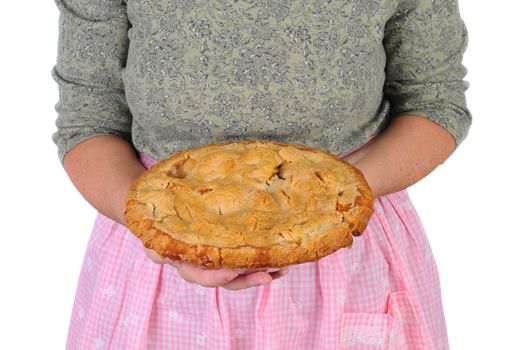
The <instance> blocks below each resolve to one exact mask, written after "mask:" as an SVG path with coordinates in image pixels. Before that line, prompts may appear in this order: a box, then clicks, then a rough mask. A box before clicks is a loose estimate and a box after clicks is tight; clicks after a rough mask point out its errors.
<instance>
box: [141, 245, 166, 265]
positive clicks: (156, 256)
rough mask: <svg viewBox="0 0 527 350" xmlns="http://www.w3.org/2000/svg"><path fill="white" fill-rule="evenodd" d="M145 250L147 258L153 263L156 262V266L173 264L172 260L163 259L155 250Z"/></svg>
mask: <svg viewBox="0 0 527 350" xmlns="http://www.w3.org/2000/svg"><path fill="white" fill-rule="evenodd" d="M144 249H145V253H146V256H147V257H148V258H149V259H150V260H152V261H153V262H155V263H156V264H167V263H171V262H172V260H170V259H169V258H162V257H161V256H160V255H159V254H157V253H156V251H155V250H153V249H149V248H144Z"/></svg>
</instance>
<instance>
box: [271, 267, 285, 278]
mask: <svg viewBox="0 0 527 350" xmlns="http://www.w3.org/2000/svg"><path fill="white" fill-rule="evenodd" d="M288 272H289V269H287V268H285V269H282V270H278V271H274V272H269V275H271V277H272V278H273V280H275V279H278V278H280V277H284V276H285V275H287V273H288Z"/></svg>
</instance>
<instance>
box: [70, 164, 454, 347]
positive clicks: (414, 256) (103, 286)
mask: <svg viewBox="0 0 527 350" xmlns="http://www.w3.org/2000/svg"><path fill="white" fill-rule="evenodd" d="M344 156H345V155H341V157H344ZM140 159H141V162H142V163H143V164H144V165H145V167H149V166H151V165H153V164H154V163H155V161H154V160H152V159H150V158H149V157H147V156H146V155H144V154H141V157H140ZM66 348H67V349H68V350H70V349H94V350H95V349H112V350H117V349H119V350H136V349H137V350H139V349H155V350H165V349H166V350H169V349H182V350H193V349H196V350H237V349H255V350H268V349H276V350H283V349H287V350H296V349H300V350H308V349H317V350H322V349H328V350H335V349H355V350H363V349H364V350H377V349H401V350H411V349H426V350H439V349H448V340H447V333H446V326H445V319H444V315H443V308H442V303H441V292H440V285H439V277H438V272H437V269H436V265H435V261H434V258H433V255H432V251H431V249H430V245H429V243H428V239H427V237H426V234H425V231H424V229H423V226H422V224H421V222H420V220H419V217H418V216H417V213H416V212H415V209H414V207H413V206H412V203H411V201H410V199H409V197H408V193H407V192H406V190H404V191H400V192H397V193H393V194H390V195H386V196H383V197H380V198H378V199H376V200H375V212H374V214H373V216H372V218H371V220H370V222H369V225H368V228H367V229H366V231H365V232H364V233H363V235H362V236H360V237H357V238H355V239H354V243H353V247H352V248H351V249H347V248H343V249H340V250H338V251H337V252H335V253H333V254H331V255H329V256H327V257H325V258H323V259H320V260H319V261H316V262H310V263H305V264H300V265H293V266H290V267H289V273H288V274H287V275H286V276H285V277H282V278H279V279H277V280H274V281H273V282H272V283H271V284H270V285H265V286H259V287H254V288H249V289H244V290H239V291H231V290H227V289H224V288H221V287H219V288H207V287H201V286H199V285H197V284H191V283H188V282H186V281H185V280H183V279H182V278H181V277H180V276H179V274H178V272H177V270H176V269H175V268H174V267H172V266H170V265H158V264H155V263H153V262H152V261H150V260H149V259H148V258H147V256H146V255H145V253H144V251H143V247H142V243H141V241H140V240H139V239H137V238H136V237H135V236H134V235H132V234H131V233H130V232H129V231H128V230H127V229H126V227H124V226H122V225H120V224H118V223H116V222H115V221H113V220H111V219H109V218H107V217H105V216H103V215H102V214H98V215H97V217H96V220H95V224H94V227H93V231H92V235H91V238H90V240H89V243H88V247H87V251H86V255H85V258H84V263H83V265H82V269H81V273H80V277H79V281H78V287H77V293H76V295H75V302H74V305H73V311H72V315H71V321H70V328H69V334H68V338H67V345H66Z"/></svg>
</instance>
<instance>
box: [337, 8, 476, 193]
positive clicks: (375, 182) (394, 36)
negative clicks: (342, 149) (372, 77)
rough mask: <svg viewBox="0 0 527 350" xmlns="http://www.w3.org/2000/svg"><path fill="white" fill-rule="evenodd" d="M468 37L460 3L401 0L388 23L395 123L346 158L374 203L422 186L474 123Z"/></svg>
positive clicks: (389, 85) (387, 90) (387, 88)
mask: <svg viewBox="0 0 527 350" xmlns="http://www.w3.org/2000/svg"><path fill="white" fill-rule="evenodd" d="M467 38H468V36H467V30H466V28H465V25H464V23H463V21H462V20H461V17H460V14H459V10H458V6H457V1H446V0H437V1H424V0H423V1H408V0H401V1H400V3H399V8H398V9H397V11H396V12H395V13H394V15H393V16H392V18H390V20H389V21H388V22H387V23H386V26H385V36H384V41H383V43H384V47H385V52H386V81H385V86H384V92H385V95H386V98H387V99H388V100H389V102H390V118H391V120H390V124H389V125H388V127H387V129H386V130H384V131H383V132H382V133H381V134H380V135H379V136H378V137H376V138H375V139H374V140H373V141H372V142H371V143H370V144H368V145H367V146H366V147H365V148H363V149H361V150H360V151H358V152H356V153H354V154H353V155H351V156H350V157H347V159H348V160H349V161H350V162H351V163H352V164H354V165H355V166H356V167H357V168H359V169H360V170H362V171H363V173H364V175H365V177H366V180H367V181H368V182H369V183H370V186H371V187H372V190H373V193H374V196H375V197H378V196H382V195H385V194H389V193H392V192H396V191H400V190H402V189H405V188H406V187H408V186H410V185H412V184H414V183H416V182H417V181H419V180H420V179H422V178H423V177H425V176H426V175H427V174H429V173H430V172H431V171H432V170H434V169H435V168H436V167H437V166H438V165H439V164H441V163H443V162H444V161H445V160H446V159H447V158H448V157H449V156H450V155H451V154H452V152H454V150H455V148H456V147H457V146H458V145H459V144H460V143H461V142H462V141H463V140H464V138H465V137H466V135H467V133H468V130H469V127H470V124H471V121H472V116H471V114H470V112H469V110H468V109H467V107H466V101H465V95H464V92H465V90H466V89H467V88H468V84H467V83H466V82H465V81H463V78H464V76H465V74H466V69H465V67H464V66H463V65H462V58H463V53H464V51H465V49H466V47H467V43H468V39H467Z"/></svg>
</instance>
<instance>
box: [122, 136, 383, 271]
mask: <svg viewBox="0 0 527 350" xmlns="http://www.w3.org/2000/svg"><path fill="white" fill-rule="evenodd" d="M372 213H373V200H372V194H371V190H370V188H369V186H368V184H367V183H366V180H365V179H364V176H363V175H362V173H361V172H360V171H359V170H358V169H356V168H354V167H353V166H352V165H351V164H350V163H348V162H347V161H345V160H342V159H340V158H339V157H337V156H335V155H333V154H330V153H328V152H325V151H322V150H317V149H314V148H310V147H307V146H300V145H295V144H288V143H282V142H275V141H264V140H246V141H237V142H229V143H213V144H209V145H206V146H203V147H198V148H192V149H187V150H181V151H178V152H176V153H175V154H174V155H172V156H171V157H168V158H166V159H164V160H161V161H159V162H158V163H156V164H155V165H153V166H152V167H150V168H149V169H148V170H147V171H146V172H145V173H144V174H143V175H141V176H140V177H139V178H138V179H137V180H136V181H135V182H134V183H133V184H132V186H131V188H130V190H129V192H128V196H127V199H126V213H125V217H126V221H127V224H128V227H129V229H130V231H131V232H132V233H134V234H135V235H136V236H137V237H139V238H140V239H141V240H142V241H143V243H144V245H145V246H146V247H147V248H151V249H154V250H155V251H156V252H157V253H158V254H159V255H160V256H163V257H169V258H171V259H174V260H184V261H187V262H189V263H192V264H197V265H201V266H205V267H208V268H212V269H215V268H220V267H230V268H263V267H269V268H277V267H283V266H286V265H291V264H299V263H304V262H309V261H315V260H318V259H320V258H322V257H324V256H326V255H328V254H331V253H333V252H335V251H336V250H338V249H340V248H342V247H351V245H352V241H353V235H360V234H361V233H362V232H363V231H364V230H365V228H366V226H367V223H368V220H369V218H370V216H371V214H372Z"/></svg>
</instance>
